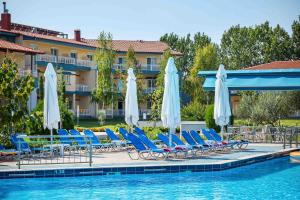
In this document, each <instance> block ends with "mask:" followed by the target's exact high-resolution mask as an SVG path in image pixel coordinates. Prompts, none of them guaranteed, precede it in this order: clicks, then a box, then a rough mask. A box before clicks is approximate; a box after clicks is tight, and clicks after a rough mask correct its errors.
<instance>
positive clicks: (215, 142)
mask: <svg viewBox="0 0 300 200" xmlns="http://www.w3.org/2000/svg"><path fill="white" fill-rule="evenodd" d="M201 132H202V134H203V135H204V136H205V137H206V138H207V140H208V141H209V142H211V144H212V145H215V147H217V148H218V149H221V150H224V149H234V146H235V145H236V143H233V144H232V143H225V142H221V141H218V140H216V139H215V138H214V137H213V135H212V134H211V133H210V131H208V130H206V129H204V128H203V129H201Z"/></svg>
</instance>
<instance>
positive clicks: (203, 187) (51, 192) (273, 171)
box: [0, 157, 300, 200]
mask: <svg viewBox="0 0 300 200" xmlns="http://www.w3.org/2000/svg"><path fill="white" fill-rule="evenodd" d="M107 198H110V199H150V198H151V199H281V200H283V199H300V165H299V164H292V163H290V162H289V157H284V158H279V159H274V160H269V161H266V162H262V163H257V164H253V165H248V166H244V167H239V168H234V169H229V170H225V171H214V172H195V173H172V174H142V175H111V176H81V177H65V178H57V177H56V178H27V179H2V180H0V199H14V200H17V199H20V200H22V199H39V200H42V199H86V200H90V199H107Z"/></svg>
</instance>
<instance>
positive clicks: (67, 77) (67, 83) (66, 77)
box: [64, 74, 71, 85]
mask: <svg viewBox="0 0 300 200" xmlns="http://www.w3.org/2000/svg"><path fill="white" fill-rule="evenodd" d="M64 80H65V83H66V85H71V75H70V74H64Z"/></svg>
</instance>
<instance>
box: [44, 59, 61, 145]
mask: <svg viewBox="0 0 300 200" xmlns="http://www.w3.org/2000/svg"><path fill="white" fill-rule="evenodd" d="M44 76H45V84H44V129H46V128H48V129H49V130H50V132H51V145H52V143H53V129H58V123H59V122H60V113H59V106H58V98H57V76H56V73H55V70H54V68H53V65H52V64H51V63H48V65H47V68H46V71H45V74H44Z"/></svg>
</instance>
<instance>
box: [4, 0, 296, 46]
mask: <svg viewBox="0 0 300 200" xmlns="http://www.w3.org/2000/svg"><path fill="white" fill-rule="evenodd" d="M7 8H8V9H9V11H10V13H11V14H12V20H13V21H14V22H16V23H23V24H27V25H32V26H39V27H43V28H49V29H54V30H58V31H62V32H64V33H68V34H69V37H73V30H74V29H76V28H80V29H81V31H82V37H84V38H96V37H97V35H98V34H99V32H100V31H102V30H104V31H107V32H108V31H109V32H111V33H112V34H113V37H114V39H132V40H138V39H143V40H158V39H159V37H160V36H161V35H163V34H164V33H170V32H175V33H177V34H179V35H186V34H187V33H192V34H193V33H196V32H198V31H200V32H204V33H206V34H207V35H209V36H210V37H211V38H212V40H213V41H214V42H216V43H220V39H221V37H222V34H223V32H224V31H225V30H226V29H228V28H229V27H230V26H232V25H236V24H241V25H243V26H252V25H255V24H260V23H262V22H264V21H266V20H268V21H269V22H270V24H271V25H272V26H274V25H276V24H280V25H281V26H282V27H284V28H285V30H287V31H288V32H289V33H291V27H290V26H291V24H292V22H293V20H295V19H297V18H298V15H300V0H148V1H146V0H106V1H104V0H60V1H59V0H47V1H45V0H43V1H37V0H26V1H25V0H9V1H7Z"/></svg>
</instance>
